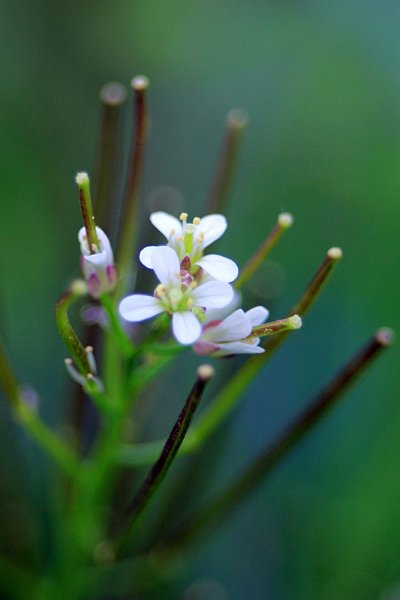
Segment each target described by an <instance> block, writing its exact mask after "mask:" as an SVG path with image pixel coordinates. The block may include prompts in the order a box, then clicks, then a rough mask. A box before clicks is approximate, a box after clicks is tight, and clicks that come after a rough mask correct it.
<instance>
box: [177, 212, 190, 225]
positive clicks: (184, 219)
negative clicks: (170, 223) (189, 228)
mask: <svg viewBox="0 0 400 600" xmlns="http://www.w3.org/2000/svg"><path fill="white" fill-rule="evenodd" d="M187 218H188V214H187V213H185V212H183V213H181V214H180V215H179V220H180V221H183V223H186V221H187Z"/></svg>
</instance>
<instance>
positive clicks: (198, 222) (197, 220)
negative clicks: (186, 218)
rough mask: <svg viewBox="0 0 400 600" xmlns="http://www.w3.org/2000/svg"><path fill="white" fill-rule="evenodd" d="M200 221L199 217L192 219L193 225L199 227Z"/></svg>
mask: <svg viewBox="0 0 400 600" xmlns="http://www.w3.org/2000/svg"><path fill="white" fill-rule="evenodd" d="M200 220H201V219H200V217H195V218H194V219H193V225H200Z"/></svg>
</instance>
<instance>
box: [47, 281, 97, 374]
mask: <svg viewBox="0 0 400 600" xmlns="http://www.w3.org/2000/svg"><path fill="white" fill-rule="evenodd" d="M86 293H87V288H86V284H85V282H84V281H83V280H81V279H78V280H76V281H74V282H73V283H72V284H71V286H70V287H69V289H68V290H67V291H66V292H65V293H64V294H63V295H62V296H61V297H60V298H59V299H58V300H57V302H56V306H55V315H56V323H57V328H58V331H59V333H60V335H61V337H62V339H63V340H64V343H65V345H66V346H67V348H68V350H69V353H70V355H71V356H72V358H73V359H74V361H75V363H76V366H77V367H78V369H79V370H80V371H81V373H82V374H83V375H84V376H87V375H88V374H89V373H90V374H92V375H93V373H92V370H91V368H90V365H89V361H88V357H87V354H86V351H85V348H84V347H83V345H82V344H81V342H80V340H79V338H78V336H77V335H76V333H75V331H74V329H73V327H72V325H71V323H70V320H69V317H68V310H69V309H70V307H71V305H72V304H73V303H74V302H76V300H78V298H81V297H82V296H84V295H85V294H86Z"/></svg>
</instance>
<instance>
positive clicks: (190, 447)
mask: <svg viewBox="0 0 400 600" xmlns="http://www.w3.org/2000/svg"><path fill="white" fill-rule="evenodd" d="M341 256H342V253H341V251H340V250H339V248H331V249H330V250H328V252H327V254H326V257H325V259H324V261H323V262H322V264H321V266H320V267H319V269H318V270H317V272H316V274H315V275H314V277H313V278H312V280H311V282H310V283H309V285H308V286H307V288H306V290H305V292H304V294H303V295H302V296H301V298H300V300H299V301H298V302H297V303H296V304H295V306H294V307H293V308H292V309H291V310H290V311H289V313H288V318H289V317H291V316H294V315H298V316H301V317H303V316H304V315H305V314H306V313H307V311H308V310H309V309H310V308H311V306H312V305H313V303H314V302H315V300H316V299H317V297H318V295H319V293H320V291H321V290H322V288H323V286H324V284H325V283H326V282H327V280H328V278H329V276H330V274H331V273H332V271H333V268H334V267H335V265H336V264H337V263H338V261H339V259H340V258H341ZM289 334H290V331H284V332H283V333H281V334H280V335H275V336H273V337H271V338H267V343H266V344H265V346H264V347H265V352H264V353H263V354H258V355H256V356H253V357H251V358H250V359H249V360H247V361H246V362H245V364H244V365H243V366H242V367H241V368H240V369H239V370H238V371H237V373H236V374H235V375H234V376H233V377H232V378H231V379H230V380H229V381H228V383H226V384H225V386H224V387H223V388H222V390H221V391H220V393H219V394H217V396H216V397H215V398H214V400H213V402H212V404H211V405H210V407H209V408H208V409H207V410H206V411H204V413H203V415H202V416H201V418H200V419H199V420H198V422H197V423H196V425H195V426H194V427H193V429H192V430H191V431H190V433H189V434H188V435H187V436H186V439H185V442H184V444H183V445H182V448H181V450H180V454H189V453H191V452H194V451H195V450H197V449H198V448H199V447H200V446H201V445H202V444H203V443H204V442H205V440H207V439H208V437H209V436H210V435H212V434H213V432H214V431H215V430H216V429H217V427H219V426H220V425H221V424H222V423H223V422H224V421H225V419H227V417H228V416H229V415H230V413H231V412H232V410H233V408H234V407H235V406H236V403H237V401H238V399H239V397H240V394H241V393H242V392H243V391H244V390H245V389H246V388H247V386H248V385H249V384H250V383H251V381H252V380H253V379H254V377H255V376H256V375H257V373H258V372H259V371H260V370H261V368H262V367H263V366H264V365H265V364H266V362H267V361H268V360H269V358H270V357H271V356H272V354H273V353H274V352H275V351H276V350H277V349H278V348H279V346H280V345H281V344H282V343H283V342H284V341H285V339H286V338H287V336H288V335H289ZM160 445H161V442H160V441H156V442H147V443H143V444H135V445H131V446H130V447H129V446H128V445H125V446H122V447H121V449H120V452H119V454H118V460H121V462H122V463H123V464H125V465H128V464H130V465H132V466H133V465H135V466H138V465H143V464H148V461H151V460H154V456H156V455H157V452H159V449H160Z"/></svg>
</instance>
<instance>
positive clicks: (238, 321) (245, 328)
mask: <svg viewBox="0 0 400 600" xmlns="http://www.w3.org/2000/svg"><path fill="white" fill-rule="evenodd" d="M250 332H251V324H250V321H249V320H248V319H247V317H246V315H245V314H244V312H243V310H242V309H241V308H239V309H238V310H235V312H234V313H232V314H231V315H229V317H227V318H226V319H224V320H223V321H221V322H220V323H219V324H218V325H216V326H215V327H207V329H206V330H205V332H204V334H203V335H204V336H205V338H206V339H207V340H209V341H212V342H232V341H235V340H242V339H243V338H246V337H247V336H248V335H249V334H250Z"/></svg>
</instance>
